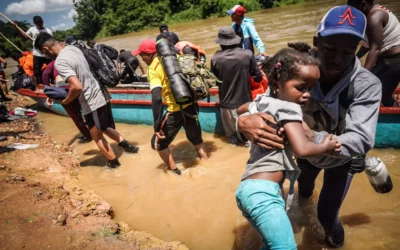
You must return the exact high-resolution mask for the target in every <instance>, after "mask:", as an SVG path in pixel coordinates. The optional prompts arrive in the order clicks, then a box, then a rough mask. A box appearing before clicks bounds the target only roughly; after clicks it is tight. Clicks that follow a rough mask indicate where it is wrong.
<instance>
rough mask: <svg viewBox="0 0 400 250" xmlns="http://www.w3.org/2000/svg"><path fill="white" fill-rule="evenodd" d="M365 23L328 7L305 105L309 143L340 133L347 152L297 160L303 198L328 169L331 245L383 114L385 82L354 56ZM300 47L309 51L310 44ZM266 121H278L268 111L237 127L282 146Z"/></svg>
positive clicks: (325, 216)
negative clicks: (316, 73)
mask: <svg viewBox="0 0 400 250" xmlns="http://www.w3.org/2000/svg"><path fill="white" fill-rule="evenodd" d="M365 27H366V18H365V16H364V15H363V14H362V13H361V12H360V11H359V10H357V9H355V8H353V7H350V6H338V7H334V8H332V9H331V10H329V11H328V13H327V14H326V15H325V17H324V18H323V19H322V21H321V23H320V25H319V28H318V33H317V36H316V37H314V45H315V46H316V48H317V51H316V57H317V58H318V59H319V60H320V65H319V69H320V79H319V82H318V83H317V84H316V85H315V86H314V87H313V88H312V90H311V98H310V100H309V101H308V103H307V104H306V105H305V107H303V108H302V111H303V120H304V121H305V123H303V124H304V129H305V131H306V134H307V136H308V138H309V140H310V141H314V142H315V143H320V142H322V140H323V138H324V137H325V136H326V135H328V134H335V135H336V136H337V140H340V141H341V142H342V150H341V151H340V152H337V153H335V154H332V155H329V156H319V157H306V158H305V159H297V164H298V166H299V168H300V169H301V173H300V176H299V178H298V194H299V196H300V197H302V198H305V199H308V198H310V197H311V196H312V195H313V191H314V188H315V179H316V178H317V176H318V175H319V173H320V172H321V170H324V180H323V186H322V189H321V192H320V195H319V201H318V208H317V216H318V220H319V222H320V223H321V225H322V227H323V228H324V230H325V240H326V242H327V243H328V245H329V246H332V247H340V246H342V245H343V244H344V236H345V235H344V228H343V226H342V224H341V222H340V220H339V210H340V207H341V205H342V203H343V201H344V199H345V197H346V194H347V191H348V188H349V186H350V184H351V181H352V176H353V174H354V173H358V172H362V171H363V170H364V168H365V162H364V157H365V155H366V154H367V153H368V151H369V150H370V149H372V148H373V146H374V140H375V133H376V125H377V121H378V115H379V106H380V101H381V95H382V86H381V82H380V81H379V79H378V78H377V77H376V76H374V75H373V74H372V73H371V72H370V71H368V70H366V69H365V68H362V67H361V63H360V61H359V59H358V58H357V57H356V56H355V53H356V50H357V46H358V44H359V43H360V41H361V40H363V39H364V31H365ZM298 49H299V50H301V51H303V52H307V51H308V50H309V48H307V47H306V46H299V48H298ZM244 108H245V107H244ZM265 121H270V122H272V123H275V122H274V118H273V117H271V116H268V115H266V114H261V113H259V114H251V115H242V116H240V117H239V119H238V128H239V130H240V132H242V133H243V134H244V135H245V136H246V138H247V139H249V140H250V141H251V142H253V143H255V144H256V145H258V146H260V147H262V148H265V149H274V148H276V149H282V148H283V147H284V140H283V139H282V138H281V137H279V136H278V135H277V134H278V133H279V132H278V131H277V129H274V128H273V127H271V126H269V125H268V124H267V123H266V122H265ZM310 128H311V129H310ZM279 131H280V132H282V130H279Z"/></svg>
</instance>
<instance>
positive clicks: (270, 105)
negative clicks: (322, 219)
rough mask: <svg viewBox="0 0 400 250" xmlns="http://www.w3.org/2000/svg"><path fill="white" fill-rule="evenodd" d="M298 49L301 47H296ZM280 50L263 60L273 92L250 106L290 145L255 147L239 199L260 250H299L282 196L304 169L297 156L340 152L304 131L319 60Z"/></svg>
mask: <svg viewBox="0 0 400 250" xmlns="http://www.w3.org/2000/svg"><path fill="white" fill-rule="evenodd" d="M292 47H299V46H292ZM309 49H310V47H309V46H308V45H307V46H306V48H304V50H301V49H300V51H299V50H297V49H293V48H287V49H282V50H281V51H279V52H278V53H277V54H276V55H275V56H274V57H272V58H270V59H267V60H266V61H264V62H263V70H264V72H265V73H266V74H267V76H268V80H269V88H270V94H269V95H268V94H264V95H259V96H257V98H256V99H255V100H254V101H253V102H252V103H250V104H249V105H248V111H249V112H250V113H257V112H264V113H267V114H269V115H272V116H273V117H274V118H275V120H276V122H277V124H276V125H278V126H280V127H283V128H284V131H285V133H286V136H287V139H288V142H289V144H290V145H288V146H286V147H285V149H282V150H266V149H263V148H261V147H259V146H257V145H255V144H253V146H252V148H251V151H250V159H249V160H248V162H247V164H246V172H245V173H244V174H243V176H242V182H241V184H240V185H239V187H238V189H237V191H236V200H237V205H238V207H239V209H240V210H241V211H242V213H243V216H244V217H246V219H247V220H248V221H249V222H250V223H251V225H252V226H253V227H254V228H255V229H256V230H257V231H258V232H259V233H260V234H261V236H262V238H263V244H264V245H263V248H262V249H296V248H297V247H296V242H295V240H294V234H293V229H292V227H291V224H290V221H289V218H288V216H287V214H286V211H285V202H284V200H283V199H282V196H281V192H280V190H281V185H282V183H283V181H284V178H285V176H286V178H288V179H290V180H291V188H290V190H291V192H290V193H293V185H294V181H295V180H296V179H297V177H298V175H299V172H300V170H299V169H298V167H297V165H296V163H295V161H294V156H298V157H309V156H315V155H321V154H330V153H333V152H335V151H339V150H340V149H341V143H340V142H337V141H336V139H335V138H333V136H332V135H329V136H327V137H326V138H325V139H324V140H323V142H322V143H321V144H315V143H313V142H310V141H309V140H308V139H307V138H306V135H305V133H304V130H303V127H302V121H303V119H302V111H301V107H302V106H304V105H305V104H306V103H307V101H308V99H309V98H310V93H309V92H310V90H311V89H312V87H313V86H314V85H315V83H316V82H317V80H318V78H319V69H318V61H317V59H315V58H314V57H312V56H311V55H310V54H309V53H308V52H306V53H303V52H301V51H309Z"/></svg>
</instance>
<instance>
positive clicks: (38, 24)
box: [11, 16, 53, 87]
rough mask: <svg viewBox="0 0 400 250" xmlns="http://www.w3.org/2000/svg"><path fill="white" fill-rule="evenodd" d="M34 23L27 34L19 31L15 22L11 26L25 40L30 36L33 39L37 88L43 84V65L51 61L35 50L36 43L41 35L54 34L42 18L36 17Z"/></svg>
mask: <svg viewBox="0 0 400 250" xmlns="http://www.w3.org/2000/svg"><path fill="white" fill-rule="evenodd" d="M33 23H34V24H35V27H30V28H29V29H28V30H27V31H26V33H25V32H23V31H22V30H20V29H18V28H17V24H16V23H14V22H13V23H11V24H12V25H13V26H14V27H16V28H17V30H18V31H19V32H20V33H21V35H22V36H23V37H24V38H26V39H29V36H31V37H32V38H33V69H34V80H35V84H36V87H37V86H38V85H39V84H42V69H43V65H44V64H47V63H49V62H50V61H51V60H48V59H47V58H46V57H45V56H44V55H43V54H42V53H40V51H38V50H37V49H36V48H35V41H36V38H37V36H38V35H39V34H41V33H47V34H49V35H53V32H51V30H50V29H48V28H45V27H44V26H43V19H42V17H40V16H34V17H33Z"/></svg>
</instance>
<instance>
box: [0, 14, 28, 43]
mask: <svg viewBox="0 0 400 250" xmlns="http://www.w3.org/2000/svg"><path fill="white" fill-rule="evenodd" d="M0 15H1V16H3V17H4V18H5V19H7V21H9V22H10V23H11V24H15V28H17V29H18V30H19V31H21V32H22V33H24V34H25V35H26V36H27V37H29V39H31V40H32V41H33V38H32V37H31V36H30V35H28V34H26V33H25V31H23V30H22V29H21V28H20V27H18V25H17V24H16V23H14V22H13V21H11V20H10V18H8V17H6V15H4V14H3V13H1V12H0Z"/></svg>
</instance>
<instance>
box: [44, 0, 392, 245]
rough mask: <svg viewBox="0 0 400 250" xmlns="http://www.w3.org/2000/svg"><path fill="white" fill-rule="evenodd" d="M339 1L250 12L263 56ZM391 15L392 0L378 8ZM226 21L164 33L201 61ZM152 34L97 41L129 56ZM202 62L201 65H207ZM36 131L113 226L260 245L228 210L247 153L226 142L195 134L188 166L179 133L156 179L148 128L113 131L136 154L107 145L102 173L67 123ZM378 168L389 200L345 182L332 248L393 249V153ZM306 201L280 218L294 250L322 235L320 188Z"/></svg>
mask: <svg viewBox="0 0 400 250" xmlns="http://www.w3.org/2000/svg"><path fill="white" fill-rule="evenodd" d="M344 3H345V1H332V0H330V1H316V2H312V3H308V4H305V5H297V6H290V7H288V8H275V9H270V10H264V11H260V12H255V13H250V14H249V15H248V16H249V17H252V18H255V20H256V25H257V30H258V32H259V33H260V36H261V37H262V38H263V40H264V42H265V43H266V47H267V51H268V53H274V52H276V51H277V50H278V49H280V48H282V47H285V46H286V43H287V42H288V41H306V42H309V43H311V41H312V36H313V35H314V33H315V30H316V28H317V26H318V22H319V21H320V20H321V18H322V17H323V15H324V14H325V12H326V11H327V10H328V9H329V8H330V7H332V6H335V5H340V4H344ZM379 3H380V4H385V5H386V6H387V7H389V8H391V9H392V10H393V12H394V13H397V14H399V13H400V5H398V4H397V0H396V1H380V2H379ZM229 24H230V20H229V18H228V17H226V18H220V19H212V20H201V21H196V22H190V23H185V24H179V25H174V26H171V28H170V29H171V30H172V31H176V32H177V33H178V35H179V36H180V38H181V40H189V41H191V42H194V43H197V44H200V45H202V46H203V47H204V48H205V50H206V51H207V53H208V54H213V53H214V52H215V50H216V49H217V46H216V44H215V43H214V42H213V39H214V37H215V35H216V33H217V30H218V28H219V27H221V26H225V25H229ZM157 32H158V30H157V29H152V30H147V31H144V32H139V33H134V34H129V35H124V36H121V37H115V38H111V39H104V41H103V42H105V43H107V44H110V45H112V46H115V47H116V48H117V49H122V48H124V49H132V50H133V49H135V48H137V46H138V45H139V43H140V41H141V40H142V39H145V38H151V39H154V38H155V36H156V35H157ZM210 58H211V56H209V57H208V59H210ZM39 119H40V120H42V121H43V123H44V127H45V129H46V131H48V132H49V133H50V134H51V135H52V136H53V137H54V138H56V140H59V141H61V142H66V143H70V144H72V145H73V146H74V147H76V149H77V151H78V152H79V153H80V155H81V167H82V171H81V174H80V176H79V178H80V180H81V181H82V183H83V184H84V185H85V186H86V187H87V188H90V189H93V190H95V192H96V193H97V194H99V195H100V196H102V197H103V198H104V199H106V200H107V201H108V202H110V203H111V204H112V206H113V208H114V210H115V219H116V220H117V221H120V220H123V221H125V222H127V223H129V224H130V225H131V226H132V227H134V228H136V229H138V230H145V231H147V232H150V233H152V234H153V235H155V236H156V237H158V238H161V239H163V240H167V241H170V240H180V241H182V242H184V243H185V244H186V245H187V246H188V247H189V248H190V249H195V250H203V249H204V250H225V249H237V250H239V249H244V250H252V249H259V246H260V239H259V237H258V236H257V234H256V233H255V232H254V230H253V229H251V227H250V226H249V224H248V223H247V221H246V220H245V219H244V218H243V217H242V216H241V214H240V212H239V210H238V209H237V206H236V202H235V190H236V188H237V186H238V185H239V182H240V176H241V175H242V173H243V171H244V166H245V162H246V160H247V159H248V157H249V155H248V149H246V148H242V147H233V146H230V145H228V144H226V143H225V142H224V140H223V138H219V137H216V136H215V135H212V134H204V138H203V139H204V141H205V144H206V147H207V151H208V152H209V155H210V160H209V161H207V162H201V161H198V160H197V158H196V153H195V150H194V148H193V147H192V146H191V145H190V144H189V143H188V142H187V141H186V139H185V136H184V133H183V132H180V133H179V135H178V136H177V138H176V140H175V141H174V143H173V144H172V146H171V147H172V148H173V155H174V157H175V159H176V161H177V162H179V164H178V167H179V168H181V169H182V170H184V171H183V176H181V177H179V176H176V175H174V174H171V173H170V172H165V171H164V166H163V164H162V161H161V159H160V158H159V157H158V154H157V153H156V152H155V151H153V150H152V149H151V147H150V137H151V135H152V133H153V130H152V127H150V126H148V127H146V126H136V125H135V126H134V125H126V124H118V125H117V128H118V131H119V132H120V133H121V134H122V135H124V137H126V139H128V140H129V141H131V142H134V143H135V144H137V145H138V146H139V147H140V148H141V150H140V153H139V154H137V155H128V154H125V153H122V151H121V150H120V149H118V147H117V146H116V143H114V144H113V147H114V149H115V151H116V153H117V155H118V156H119V157H120V161H121V163H122V167H120V168H119V169H115V170H111V171H110V170H107V169H105V168H104V166H105V165H106V160H105V158H104V157H103V156H102V155H101V153H100V152H99V150H98V149H97V148H96V146H95V144H94V143H89V144H79V143H78V142H77V141H76V140H75V139H76V137H77V136H78V134H77V130H76V128H75V127H74V125H73V123H72V122H71V120H70V119H68V118H65V117H61V116H57V115H54V114H51V113H41V114H40V115H39ZM370 155H373V156H379V157H381V159H382V160H383V161H384V162H385V163H386V164H387V167H388V169H389V171H390V173H391V176H392V181H393V183H394V186H395V188H394V189H393V190H392V192H391V193H389V194H386V195H380V194H377V193H375V192H374V190H373V189H372V187H371V186H370V184H369V182H368V180H367V177H366V176H365V174H364V173H362V174H358V175H356V176H355V178H354V181H353V183H352V186H351V188H350V191H349V194H348V196H347V198H346V200H345V202H344V204H343V208H342V209H341V214H340V218H341V220H342V222H343V224H344V227H345V230H346V244H345V247H343V248H342V249H354V250H355V249H357V250H358V249H398V245H399V243H400V240H399V236H400V190H399V189H398V188H396V187H397V185H399V183H400V169H399V168H398V165H399V164H400V151H399V150H373V151H371V153H370ZM321 177H322V175H321V176H320V178H319V179H318V181H317V184H316V185H317V186H316V192H315V193H314V196H313V197H312V198H311V199H310V200H306V201H305V200H298V199H297V198H295V201H294V204H293V206H292V209H291V210H290V211H289V216H290V219H291V221H292V224H293V228H294V231H295V236H296V241H297V243H298V244H299V249H307V250H308V249H322V248H324V247H326V246H325V245H324V242H323V231H322V230H321V228H320V226H319V223H318V221H317V219H316V217H315V216H316V204H317V198H318V195H319V190H320V188H321V179H322V178H321Z"/></svg>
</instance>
